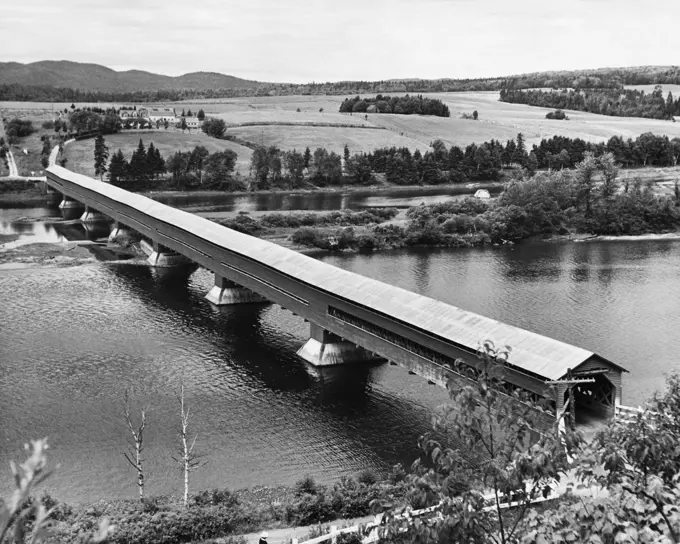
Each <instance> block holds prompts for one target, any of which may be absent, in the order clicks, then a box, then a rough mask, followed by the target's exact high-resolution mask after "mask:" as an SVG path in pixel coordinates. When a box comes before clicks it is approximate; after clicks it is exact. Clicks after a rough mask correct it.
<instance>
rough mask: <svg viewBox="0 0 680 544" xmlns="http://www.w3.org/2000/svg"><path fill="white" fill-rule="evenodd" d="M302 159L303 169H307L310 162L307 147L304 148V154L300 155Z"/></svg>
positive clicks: (310, 153) (309, 153)
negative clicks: (303, 162)
mask: <svg viewBox="0 0 680 544" xmlns="http://www.w3.org/2000/svg"><path fill="white" fill-rule="evenodd" d="M302 158H303V159H304V161H305V168H309V161H310V160H312V152H311V150H310V149H309V147H306V148H305V153H304V155H302Z"/></svg>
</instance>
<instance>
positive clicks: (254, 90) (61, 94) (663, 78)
mask: <svg viewBox="0 0 680 544" xmlns="http://www.w3.org/2000/svg"><path fill="white" fill-rule="evenodd" d="M649 84H680V67H677V66H635V67H627V68H601V69H596V70H570V71H546V72H536V73H529V74H520V75H512V76H503V77H494V78H479V79H452V78H442V79H400V80H379V81H335V82H325V83H317V82H313V83H306V84H295V83H260V84H258V85H256V86H253V87H251V88H220V89H182V90H164V89H158V90H154V91H137V92H102V91H84V90H80V89H72V88H65V87H51V86H47V85H22V84H4V85H0V100H12V101H22V102H26V101H33V102H48V101H55V102H74V101H77V102H96V101H100V102H112V101H116V102H162V101H177V100H195V99H200V98H232V97H238V96H276V95H279V96H281V95H299V94H302V95H324V94H325V95H343V94H374V93H375V94H378V93H397V92H399V93H403V92H407V93H426V92H472V91H500V90H501V89H511V90H521V89H535V88H552V89H560V88H565V87H568V88H574V89H622V88H623V86H624V85H649Z"/></svg>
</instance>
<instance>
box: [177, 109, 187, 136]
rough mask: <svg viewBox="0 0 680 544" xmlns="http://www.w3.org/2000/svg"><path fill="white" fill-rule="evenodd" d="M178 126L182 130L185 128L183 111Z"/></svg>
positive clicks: (185, 122)
mask: <svg viewBox="0 0 680 544" xmlns="http://www.w3.org/2000/svg"><path fill="white" fill-rule="evenodd" d="M179 128H181V129H182V132H184V131H185V130H186V129H187V120H186V119H185V118H184V112H182V120H181V121H180V122H179Z"/></svg>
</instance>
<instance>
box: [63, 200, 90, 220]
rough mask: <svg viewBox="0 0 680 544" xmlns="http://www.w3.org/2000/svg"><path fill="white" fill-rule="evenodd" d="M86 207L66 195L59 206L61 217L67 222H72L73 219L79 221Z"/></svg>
mask: <svg viewBox="0 0 680 544" xmlns="http://www.w3.org/2000/svg"><path fill="white" fill-rule="evenodd" d="M84 207H85V206H84V204H82V203H80V202H78V201H77V200H74V199H73V198H71V197H70V196H66V195H64V198H63V199H62V201H61V204H59V210H60V211H61V216H62V217H63V218H64V219H66V220H67V221H70V220H71V219H77V218H78V217H80V215H81V214H82V211H83V208H84Z"/></svg>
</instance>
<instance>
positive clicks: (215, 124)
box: [185, 117, 227, 138]
mask: <svg viewBox="0 0 680 544" xmlns="http://www.w3.org/2000/svg"><path fill="white" fill-rule="evenodd" d="M185 123H186V121H185ZM201 130H202V131H203V132H205V133H206V134H207V135H208V136H212V137H213V138H222V137H223V136H224V134H225V132H226V131H227V124H226V123H225V122H224V119H217V118H214V117H213V118H210V119H206V120H205V121H203V124H202V125H201Z"/></svg>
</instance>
